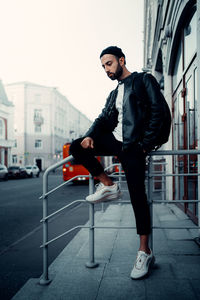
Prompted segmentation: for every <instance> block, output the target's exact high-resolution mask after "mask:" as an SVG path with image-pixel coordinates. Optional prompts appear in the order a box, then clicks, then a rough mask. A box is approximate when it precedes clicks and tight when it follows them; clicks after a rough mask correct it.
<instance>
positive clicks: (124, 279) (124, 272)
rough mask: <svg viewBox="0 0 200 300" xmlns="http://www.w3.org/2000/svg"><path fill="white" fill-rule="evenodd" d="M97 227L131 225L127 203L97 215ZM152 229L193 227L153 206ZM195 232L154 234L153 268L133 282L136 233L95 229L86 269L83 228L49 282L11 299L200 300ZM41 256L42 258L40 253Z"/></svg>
mask: <svg viewBox="0 0 200 300" xmlns="http://www.w3.org/2000/svg"><path fill="white" fill-rule="evenodd" d="M95 220H96V224H98V225H99V226H106V225H109V226H113V225H116V226H119V225H122V226H135V224H134V218H133V211H132V207H131V205H130V204H123V205H120V204H117V203H115V202H113V204H112V205H110V206H109V207H108V208H107V210H106V211H105V212H104V213H102V212H97V213H96V215H95ZM154 225H155V226H159V225H161V226H173V225H177V226H184V225H194V224H193V223H192V222H191V221H190V220H189V219H188V217H187V216H186V215H185V214H183V213H182V211H180V210H179V209H178V208H177V207H176V206H175V205H164V204H156V205H154ZM197 236H198V231H197V230H185V229H179V230H177V229H170V230H167V229H155V230H154V254H155V257H156V263H155V265H154V268H153V269H152V270H151V272H150V274H149V276H148V277H146V278H144V279H142V280H132V279H131V278H130V272H131V270H132V267H133V264H134V261H135V257H136V253H137V249H138V242H139V241H138V237H137V235H136V231H135V229H96V231H95V259H96V262H98V263H99V267H98V268H95V269H88V268H86V267H85V263H86V262H87V260H88V230H87V229H82V230H80V232H79V233H78V234H77V235H76V236H75V238H74V239H73V240H72V241H71V243H70V244H69V245H68V246H67V247H66V248H65V249H64V250H63V251H62V253H61V254H60V255H59V256H58V257H57V259H56V260H55V261H54V262H53V263H52V265H51V266H50V268H49V274H50V276H49V277H50V279H52V282H51V284H50V285H48V286H40V285H39V284H38V281H39V279H38V278H37V279H30V280H29V281H28V282H27V283H26V284H25V286H24V287H23V288H22V289H21V290H20V291H19V292H18V293H17V294H16V295H15V296H14V297H13V298H12V299H13V300H27V299H28V300H47V299H48V300H107V299H109V300H110V299H113V300H117V299H119V300H129V299H131V300H133V299H136V300H137V299H141V300H142V299H148V300H149V299H152V300H165V299H167V300H168V299H170V298H171V299H172V300H173V299H176V300H177V299H181V300H184V299H187V300H190V299H193V300H196V299H200V281H199V280H200V248H199V247H198V245H197V244H196V243H195V242H194V238H195V237H197ZM41 255H42V253H41Z"/></svg>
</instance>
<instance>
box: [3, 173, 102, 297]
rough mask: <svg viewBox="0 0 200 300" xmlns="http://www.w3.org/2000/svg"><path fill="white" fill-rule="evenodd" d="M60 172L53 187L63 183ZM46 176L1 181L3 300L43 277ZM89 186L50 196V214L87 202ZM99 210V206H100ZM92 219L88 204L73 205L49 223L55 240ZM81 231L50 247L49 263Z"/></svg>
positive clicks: (64, 189)
mask: <svg viewBox="0 0 200 300" xmlns="http://www.w3.org/2000/svg"><path fill="white" fill-rule="evenodd" d="M62 182H63V180H62V176H61V174H59V173H56V174H51V175H50V176H49V188H50V189H51V188H53V187H55V186H56V185H58V184H59V183H62ZM41 194H42V176H40V177H39V178H27V179H18V180H17V179H15V180H9V181H7V182H4V181H1V182H0V299H1V300H7V299H11V298H12V296H13V295H15V294H16V292H17V291H18V290H19V289H20V288H21V286H23V285H24V284H25V282H26V281H27V280H28V279H29V278H38V277H40V275H41V274H42V250H41V248H40V245H41V243H42V225H41V223H40V220H41V218H42V200H40V199H39V197H40V196H41ZM87 194H88V185H85V184H82V185H80V184H79V185H73V184H70V185H66V186H64V187H62V188H61V189H60V190H59V191H56V192H55V193H54V194H53V195H52V196H49V198H48V199H49V200H48V202H49V213H51V212H53V211H55V210H57V209H59V208H61V207H63V206H64V205H66V204H68V203H70V202H72V201H74V200H77V199H83V198H84V197H85V196H86V195H87ZM97 209H98V207H97ZM87 220H88V205H87V204H79V205H76V206H73V207H72V208H71V209H68V210H66V211H64V212H62V213H59V215H58V216H56V217H54V218H52V219H51V220H50V222H49V238H52V237H54V236H56V235H58V234H61V233H62V232H64V231H66V230H68V229H70V228H71V227H73V226H76V225H78V224H85V223H86V222H87ZM76 233H77V231H74V232H73V233H70V234H69V235H67V236H65V237H63V238H62V239H59V240H58V241H56V242H55V243H53V244H52V245H50V247H49V263H51V262H52V261H53V260H54V259H55V258H56V257H57V256H58V254H59V253H60V252H61V251H62V249H63V248H64V247H65V246H66V245H67V244H68V243H69V242H70V240H71V239H72V238H73V237H74V235H75V234H76Z"/></svg>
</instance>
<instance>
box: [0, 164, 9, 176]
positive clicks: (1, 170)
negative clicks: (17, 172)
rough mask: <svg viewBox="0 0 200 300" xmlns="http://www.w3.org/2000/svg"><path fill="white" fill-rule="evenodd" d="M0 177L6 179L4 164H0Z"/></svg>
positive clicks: (6, 170) (6, 173)
mask: <svg viewBox="0 0 200 300" xmlns="http://www.w3.org/2000/svg"><path fill="white" fill-rule="evenodd" d="M0 179H3V180H8V169H7V167H6V166H4V165H1V164H0Z"/></svg>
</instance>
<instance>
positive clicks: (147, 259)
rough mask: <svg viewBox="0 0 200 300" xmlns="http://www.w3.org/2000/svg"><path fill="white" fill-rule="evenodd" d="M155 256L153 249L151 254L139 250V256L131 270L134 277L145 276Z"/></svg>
mask: <svg viewBox="0 0 200 300" xmlns="http://www.w3.org/2000/svg"><path fill="white" fill-rule="evenodd" d="M154 261H155V257H154V256H153V253H152V251H151V253H150V254H147V253H145V252H144V251H138V254H137V258H136V261H135V264H134V267H133V270H132V272H131V278H132V279H138V278H141V277H143V276H145V275H146V274H147V273H148V271H149V267H150V264H153V263H154Z"/></svg>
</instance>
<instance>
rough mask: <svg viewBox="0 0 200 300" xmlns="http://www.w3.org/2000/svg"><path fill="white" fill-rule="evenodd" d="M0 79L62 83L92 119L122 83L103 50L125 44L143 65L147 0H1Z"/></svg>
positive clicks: (132, 66)
mask: <svg viewBox="0 0 200 300" xmlns="http://www.w3.org/2000/svg"><path fill="white" fill-rule="evenodd" d="M0 44H1V48H0V79H1V80H2V81H3V83H4V84H7V83H13V82H18V81H30V82H33V83H37V84H41V85H46V86H53V87H57V88H58V90H59V91H60V92H61V93H62V94H64V95H65V96H66V97H67V98H68V100H69V101H70V102H71V103H72V104H73V105H74V106H75V107H77V108H78V109H79V110H80V111H82V112H83V113H85V114H86V115H87V116H88V117H89V118H90V119H91V120H93V119H94V118H95V117H96V116H97V115H98V114H99V113H100V112H101V110H102V108H103V106H104V104H105V100H106V97H107V96H108V94H109V92H110V91H111V90H112V89H113V88H115V86H116V84H117V82H116V81H111V80H110V79H109V78H108V77H107V76H106V75H105V73H104V70H103V69H102V67H101V64H100V60H99V54H100V52H101V50H102V49H104V48H105V47H107V46H110V45H116V46H119V47H121V48H122V50H123V52H124V53H125V55H126V60H127V68H128V69H129V70H130V71H141V69H142V67H143V0H0Z"/></svg>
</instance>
